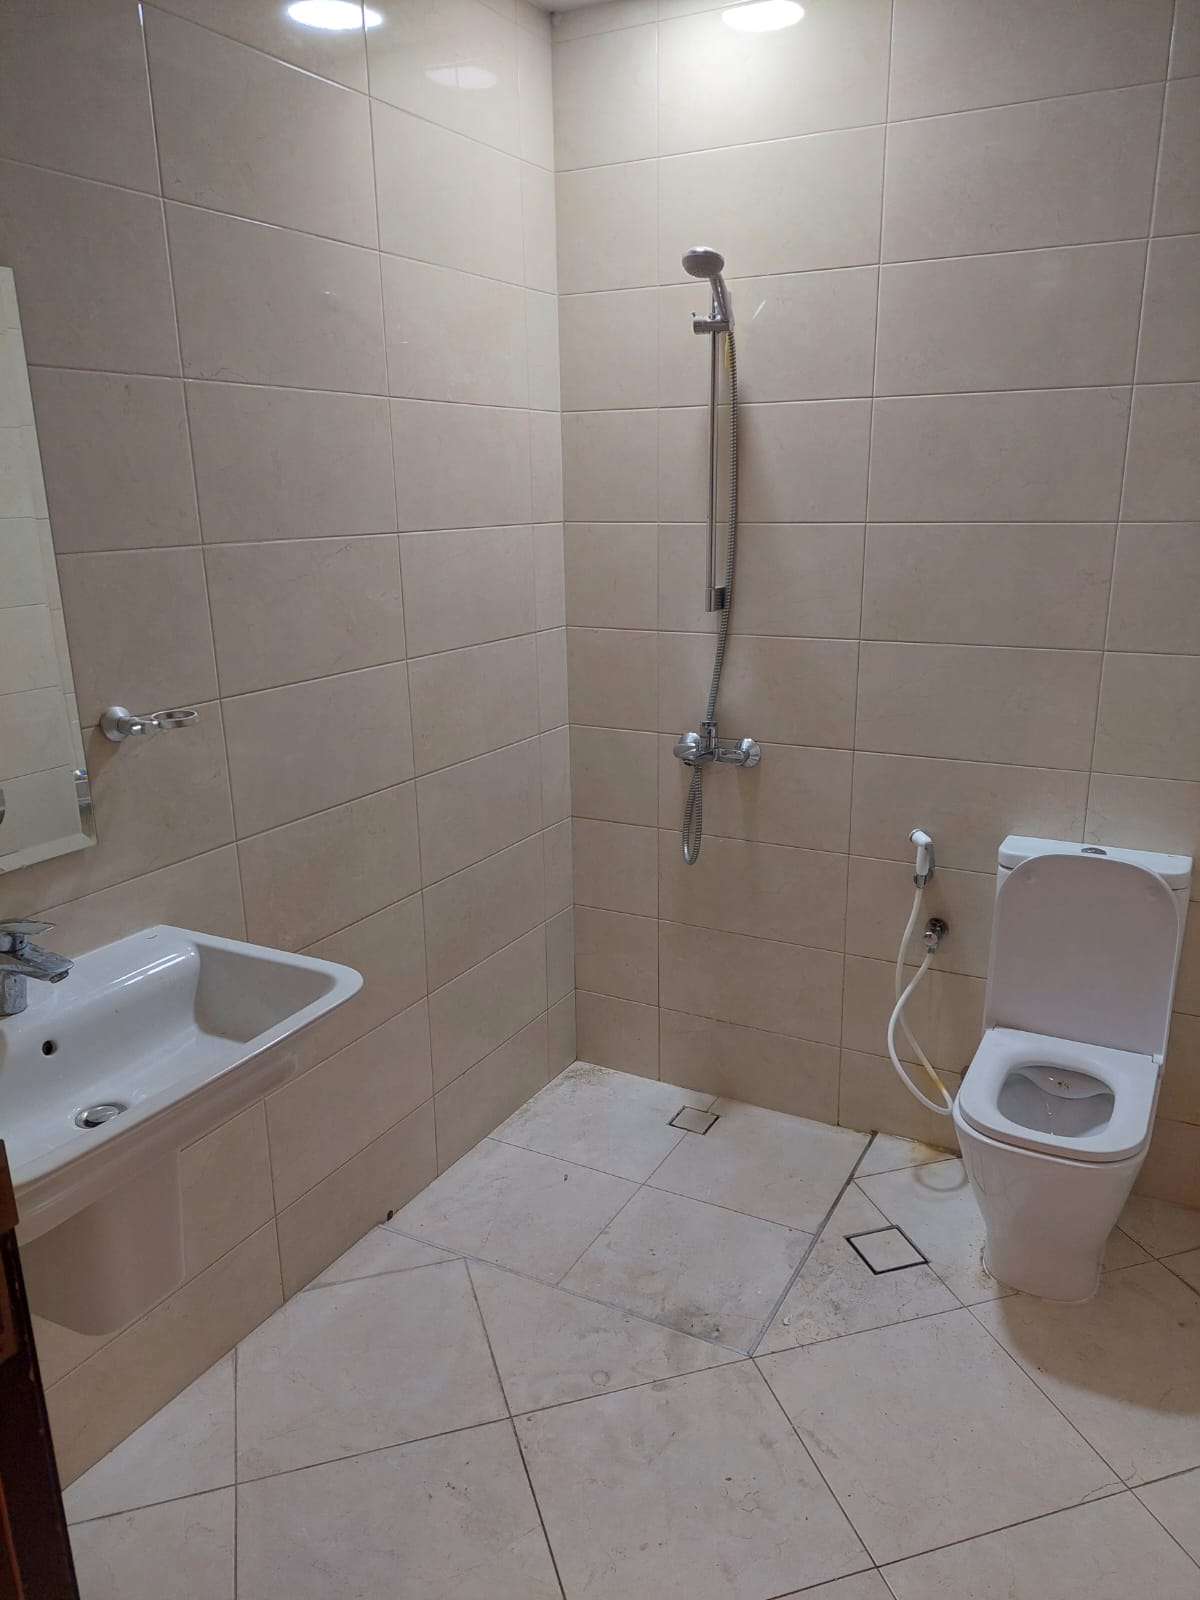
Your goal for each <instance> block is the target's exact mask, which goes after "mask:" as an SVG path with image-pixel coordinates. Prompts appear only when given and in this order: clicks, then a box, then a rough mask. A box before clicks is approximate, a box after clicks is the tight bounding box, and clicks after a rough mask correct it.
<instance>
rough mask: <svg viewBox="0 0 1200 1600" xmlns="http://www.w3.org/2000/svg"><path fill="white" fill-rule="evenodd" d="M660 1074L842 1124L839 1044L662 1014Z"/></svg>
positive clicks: (705, 1091)
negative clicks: (838, 1109) (818, 1042)
mask: <svg viewBox="0 0 1200 1600" xmlns="http://www.w3.org/2000/svg"><path fill="white" fill-rule="evenodd" d="M660 1016H661V1019H662V1021H661V1030H660V1031H661V1043H660V1051H661V1056H660V1063H659V1066H660V1074H661V1076H662V1078H663V1079H664V1080H665V1081H666V1082H668V1083H677V1084H679V1085H680V1086H681V1087H682V1088H684V1089H695V1090H698V1091H700V1092H701V1093H703V1094H715V1095H720V1096H722V1097H723V1098H728V1099H734V1100H747V1101H749V1102H750V1104H751V1105H756V1106H766V1107H768V1108H769V1109H770V1110H772V1111H785V1112H787V1113H788V1115H790V1116H793V1117H813V1118H815V1119H816V1120H817V1121H818V1122H836V1121H837V1098H838V1057H839V1052H838V1049H837V1047H836V1046H835V1045H827V1044H813V1043H812V1041H811V1040H809V1039H792V1038H788V1037H787V1036H786V1035H785V1034H781V1033H765V1032H764V1031H763V1030H762V1029H761V1028H739V1027H736V1026H734V1025H733V1024H732V1023H728V1022H714V1021H713V1020H712V1019H711V1018H710V1017H695V1016H688V1015H686V1014H685V1013H683V1012H681V1011H663V1012H661V1013H660Z"/></svg>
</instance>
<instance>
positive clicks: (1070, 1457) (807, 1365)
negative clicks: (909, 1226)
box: [759, 1268, 1138, 1562]
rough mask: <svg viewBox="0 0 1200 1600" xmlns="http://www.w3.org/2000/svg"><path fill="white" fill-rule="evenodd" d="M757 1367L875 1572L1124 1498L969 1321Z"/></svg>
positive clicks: (773, 1358) (954, 1315)
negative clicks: (1111, 1496)
mask: <svg viewBox="0 0 1200 1600" xmlns="http://www.w3.org/2000/svg"><path fill="white" fill-rule="evenodd" d="M1134 1270H1135V1271H1136V1270H1138V1269H1136V1268H1135V1269H1134ZM1002 1303H1004V1302H1002ZM759 1365H760V1367H761V1369H762V1371H763V1373H764V1375H765V1376H766V1378H767V1380H768V1382H769V1383H770V1384H771V1387H772V1388H773V1389H774V1390H775V1393H776V1394H777V1395H778V1396H779V1399H780V1401H781V1402H782V1404H783V1406H784V1408H785V1410H786V1411H787V1413H788V1415H789V1416H790V1417H791V1419H792V1421H793V1422H794V1423H795V1425H796V1428H797V1431H798V1432H799V1434H800V1437H801V1438H802V1439H803V1440H804V1442H805V1444H806V1445H807V1446H808V1448H809V1449H810V1450H811V1451H812V1454H813V1457H814V1459H815V1460H816V1463H817V1465H818V1467H820V1469H821V1471H822V1473H823V1474H824V1476H825V1478H826V1480H827V1482H828V1483H829V1485H830V1487H831V1488H832V1489H833V1492H834V1493H835V1494H836V1495H837V1497H838V1499H839V1501H840V1502H841V1504H842V1506H843V1508H844V1510H845V1512H846V1514H847V1516H848V1517H849V1518H850V1520H851V1522H852V1523H853V1524H854V1526H855V1528H856V1529H857V1531H858V1533H859V1535H860V1537H861V1538H862V1539H863V1541H864V1543H865V1544H866V1546H867V1548H868V1549H869V1550H870V1552H871V1554H872V1556H873V1557H874V1559H875V1560H876V1561H877V1562H884V1561H898V1560H900V1559H902V1558H903V1557H905V1556H910V1555H916V1554H918V1553H920V1552H921V1551H925V1550H930V1549H932V1548H934V1547H935V1546H937V1545H943V1544H949V1543H951V1542H953V1541H955V1540H959V1539H968V1538H971V1537H973V1536H974V1535H976V1534H980V1533H987V1532H990V1531H992V1530H993V1529H995V1528H999V1527H1004V1526H1006V1525H1007V1524H1009V1523H1013V1522H1020V1521H1023V1520H1024V1519H1026V1518H1029V1517H1036V1516H1041V1515H1043V1514H1044V1513H1046V1512H1049V1511H1059V1510H1062V1509H1064V1508H1065V1507H1067V1506H1070V1505H1077V1504H1079V1503H1080V1502H1081V1501H1084V1500H1088V1499H1092V1498H1094V1497H1096V1496H1097V1495H1100V1494H1105V1493H1107V1492H1109V1491H1111V1490H1112V1489H1114V1488H1118V1487H1120V1486H1119V1484H1117V1483H1116V1481H1115V1479H1114V1476H1113V1473H1112V1472H1111V1471H1110V1469H1109V1468H1108V1467H1107V1466H1106V1465H1105V1463H1104V1462H1103V1461H1101V1459H1100V1458H1099V1456H1098V1455H1096V1453H1095V1451H1094V1450H1092V1449H1090V1448H1089V1447H1088V1446H1087V1445H1086V1444H1085V1443H1084V1442H1083V1440H1082V1439H1081V1438H1080V1437H1079V1435H1078V1434H1077V1433H1076V1432H1075V1429H1074V1428H1073V1427H1072V1426H1071V1424H1070V1423H1069V1422H1067V1421H1066V1420H1065V1418H1063V1417H1062V1416H1060V1415H1059V1413H1058V1412H1057V1411H1056V1410H1055V1409H1054V1407H1053V1406H1052V1405H1051V1404H1050V1402H1049V1401H1048V1400H1047V1399H1046V1397H1045V1395H1044V1394H1042V1393H1041V1391H1040V1390H1039V1389H1038V1388H1037V1387H1036V1385H1034V1384H1033V1383H1032V1382H1031V1381H1030V1380H1029V1379H1028V1378H1027V1377H1025V1375H1024V1374H1023V1373H1022V1372H1021V1371H1020V1369H1019V1368H1018V1367H1017V1366H1016V1365H1015V1364H1014V1363H1013V1362H1012V1361H1010V1360H1009V1359H1008V1357H1007V1356H1006V1355H1005V1353H1004V1351H1003V1350H1002V1349H1000V1347H999V1346H998V1345H997V1344H996V1342H995V1340H993V1339H992V1338H991V1337H990V1336H989V1335H988V1334H987V1333H986V1332H985V1330H984V1329H983V1328H981V1327H980V1325H979V1323H978V1322H977V1321H976V1320H975V1318H974V1316H973V1315H972V1314H971V1313H970V1312H969V1311H965V1310H959V1311H948V1312H945V1313H943V1314H942V1315H941V1316H936V1317H924V1318H922V1319H921V1320H920V1321H919V1322H904V1323H899V1324H897V1325H896V1326H894V1327H889V1328H875V1329H873V1330H872V1331H871V1332H869V1333H856V1334H851V1335H850V1336H849V1337H847V1338H845V1339H831V1340H827V1341H826V1342H825V1343H823V1344H811V1345H807V1346H804V1347H803V1348H801V1349H798V1350H785V1351H781V1352H780V1353H778V1354H776V1355H770V1356H766V1357H763V1358H761V1359H760V1361H759Z"/></svg>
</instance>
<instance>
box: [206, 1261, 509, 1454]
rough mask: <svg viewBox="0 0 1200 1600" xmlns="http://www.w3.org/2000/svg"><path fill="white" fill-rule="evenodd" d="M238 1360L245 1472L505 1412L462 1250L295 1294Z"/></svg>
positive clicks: (246, 1342) (465, 1424)
mask: <svg viewBox="0 0 1200 1600" xmlns="http://www.w3.org/2000/svg"><path fill="white" fill-rule="evenodd" d="M448 1333H452V1337H447V1334H448ZM238 1369H239V1373H238V1375H239V1379H240V1382H239V1384H238V1405H237V1410H238V1438H237V1451H238V1476H239V1478H240V1479H242V1480H244V1479H247V1478H261V1477H264V1476H266V1475H268V1474H270V1473H273V1472H279V1471H283V1470H285V1469H288V1468H292V1467H303V1466H308V1465H309V1464H311V1463H314V1462H318V1461H327V1460H332V1459H334V1458H336V1457H338V1456H349V1455H356V1454H358V1453H359V1452H360V1451H363V1450H372V1449H378V1448H379V1447H380V1446H383V1445H389V1444H401V1443H403V1442H404V1441H405V1440H406V1439H416V1438H420V1437H422V1436H423V1435H425V1434H431V1433H446V1432H449V1431H450V1430H451V1429H454V1428H462V1427H468V1426H470V1425H471V1424H472V1423H477V1422H490V1421H492V1420H494V1419H495V1418H496V1417H497V1416H503V1415H504V1412H505V1406H504V1399H503V1396H502V1395H501V1393H500V1388H499V1385H498V1383H497V1381H496V1375H495V1370H494V1368H493V1366H492V1362H491V1357H490V1356H489V1354H488V1348H487V1339H486V1336H485V1334H484V1331H483V1325H482V1323H481V1322H480V1320H479V1312H478V1310H477V1309H476V1306H475V1296H474V1294H473V1293H472V1291H471V1285H470V1280H469V1279H468V1277H467V1270H466V1267H465V1266H464V1265H463V1263H462V1262H459V1261H449V1262H445V1263H441V1264H438V1265H434V1266H428V1267H418V1268H414V1269H413V1271H412V1272H396V1273H386V1274H384V1275H383V1276H381V1277H374V1278H359V1279H356V1280H354V1281H353V1282H350V1283H338V1284H330V1285H329V1286H327V1287H326V1288H323V1289H314V1290H312V1291H311V1292H310V1293H308V1294H303V1295H297V1296H295V1297H294V1298H293V1299H291V1300H289V1301H288V1303H287V1304H286V1305H285V1306H284V1307H283V1308H282V1309H281V1310H280V1311H279V1313H278V1314H277V1315H276V1316H274V1317H272V1318H271V1319H270V1320H269V1321H268V1322H266V1323H264V1325H263V1326H262V1327H261V1328H258V1329H256V1330H255V1332H254V1333H252V1334H251V1335H250V1336H249V1337H248V1338H246V1339H244V1340H243V1341H242V1343H241V1344H240V1345H239V1346H238ZM406 1372H407V1373H409V1374H410V1375H411V1376H410V1378H409V1381H407V1382H405V1381H404V1374H405V1373H406ZM418 1374H419V1377H420V1381H419V1382H415V1381H413V1379H414V1378H415V1377H416V1376H417V1375H418ZM298 1391H299V1392H303V1393H305V1394H306V1395H307V1396H308V1399H309V1404H308V1405H307V1406H306V1407H305V1408H304V1409H303V1411H301V1412H300V1413H297V1411H296V1409H295V1404H294V1396H295V1395H296V1393H297V1392H298Z"/></svg>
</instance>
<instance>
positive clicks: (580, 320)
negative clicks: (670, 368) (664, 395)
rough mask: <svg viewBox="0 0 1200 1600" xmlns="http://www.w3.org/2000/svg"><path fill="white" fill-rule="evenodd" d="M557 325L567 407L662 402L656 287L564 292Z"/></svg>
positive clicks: (616, 406)
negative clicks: (659, 377) (594, 292)
mask: <svg viewBox="0 0 1200 1600" xmlns="http://www.w3.org/2000/svg"><path fill="white" fill-rule="evenodd" d="M559 329H560V337H561V340H562V403H563V409H564V410H566V411H606V410H607V411H617V410H622V409H629V408H633V407H638V406H653V405H657V404H658V398H659V396H658V294H657V291H656V290H654V289H619V290H615V291H612V292H609V293H604V294H569V295H564V296H563V299H562V303H561V305H560V307H559ZM689 336H690V334H689Z"/></svg>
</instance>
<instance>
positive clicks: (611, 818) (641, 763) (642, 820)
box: [571, 727, 658, 828]
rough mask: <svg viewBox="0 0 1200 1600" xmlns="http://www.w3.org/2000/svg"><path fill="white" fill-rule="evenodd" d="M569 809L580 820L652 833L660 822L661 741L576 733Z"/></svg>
mask: <svg viewBox="0 0 1200 1600" xmlns="http://www.w3.org/2000/svg"><path fill="white" fill-rule="evenodd" d="M571 804H572V807H573V810H574V813H575V815H576V816H578V817H595V818H597V819H599V820H600V821H602V822H633V823H638V824H640V825H642V826H644V827H649V828H652V827H653V826H654V825H655V822H656V821H657V818H658V738H657V736H656V735H655V734H653V733H629V732H626V731H625V730H624V729H620V728H588V727H574V728H572V729H571Z"/></svg>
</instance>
